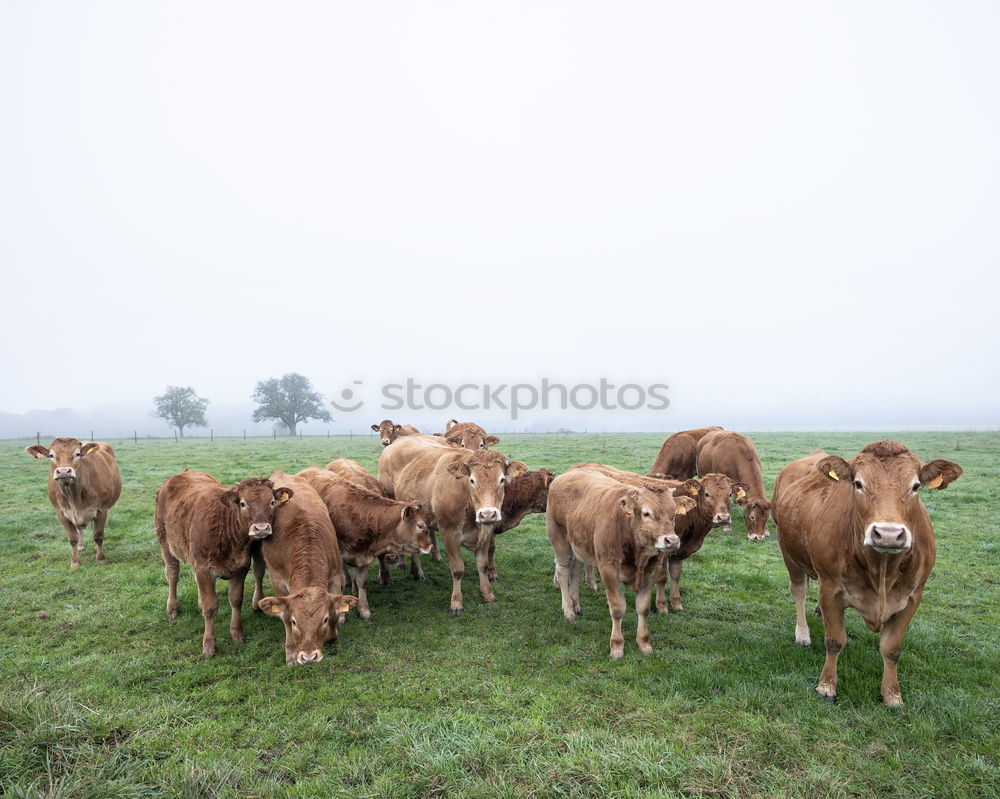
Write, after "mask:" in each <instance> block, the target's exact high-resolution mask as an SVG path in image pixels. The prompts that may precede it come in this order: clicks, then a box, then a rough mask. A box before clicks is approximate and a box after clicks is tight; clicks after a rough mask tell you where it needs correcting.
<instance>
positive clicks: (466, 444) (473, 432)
mask: <svg viewBox="0 0 1000 799" xmlns="http://www.w3.org/2000/svg"><path fill="white" fill-rule="evenodd" d="M441 436H442V437H443V438H444V440H445V441H447V442H448V443H449V444H451V445H452V446H453V447H461V448H462V449H486V448H487V447H492V446H495V445H497V444H499V443H500V439H499V438H498V437H497V436H491V435H489V434H487V432H486V431H485V430H483V428H481V427H480V426H479V425H478V424H476V423H475V422H458V421H456V420H454V419H449V420H448V422H447V423H446V425H445V430H444V432H443V433H442V434H441Z"/></svg>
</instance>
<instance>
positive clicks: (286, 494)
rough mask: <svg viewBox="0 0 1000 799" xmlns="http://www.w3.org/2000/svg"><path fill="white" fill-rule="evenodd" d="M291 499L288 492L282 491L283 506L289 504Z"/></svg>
mask: <svg viewBox="0 0 1000 799" xmlns="http://www.w3.org/2000/svg"><path fill="white" fill-rule="evenodd" d="M289 499H290V497H289V496H288V492H287V491H282V492H281V502H282V504H284V503H286V502H288V500H289Z"/></svg>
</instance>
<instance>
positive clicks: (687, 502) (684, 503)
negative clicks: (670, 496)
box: [674, 497, 698, 516]
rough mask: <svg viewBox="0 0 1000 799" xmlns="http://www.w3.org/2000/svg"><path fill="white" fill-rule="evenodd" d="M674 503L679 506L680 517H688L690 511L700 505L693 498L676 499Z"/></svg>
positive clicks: (678, 513)
mask: <svg viewBox="0 0 1000 799" xmlns="http://www.w3.org/2000/svg"><path fill="white" fill-rule="evenodd" d="M674 502H675V503H676V504H677V515H678V516H686V515H687V512H688V511H689V510H694V509H695V507H696V506H697V505H698V503H697V502H695V501H694V499H692V498H691V497H675V498H674Z"/></svg>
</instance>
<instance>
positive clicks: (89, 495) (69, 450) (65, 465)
mask: <svg viewBox="0 0 1000 799" xmlns="http://www.w3.org/2000/svg"><path fill="white" fill-rule="evenodd" d="M25 452H27V453H28V454H29V455H32V456H34V457H36V458H46V459H48V461H49V463H50V465H51V471H50V472H49V502H51V503H52V507H54V508H55V509H56V518H57V519H58V520H59V522H60V524H62V526H63V528H64V529H65V530H66V537H67V538H68V539H69V545H70V548H71V549H72V553H73V554H72V558H71V560H70V567H71V568H74V569H75V568H76V567H77V566H79V565H80V552H81V551H82V550H83V549H84V548H85V547H86V542H85V540H84V537H83V531H84V528H85V527H86V526H87V525H88V524H90V523H91V522H93V523H94V533H93V537H94V549H95V550H97V562H98V563H103V562H104V527H105V525H106V524H107V522H108V510H109V509H110V508H111V507H112V506H113V505H114V504H115V503H116V502H117V501H118V497H119V496H120V495H121V492H122V477H121V473H120V472H119V471H118V463H117V461H115V451H114V450H113V449H112V448H111V445H110V444H105V443H104V442H103V441H88V442H86V443H83V442H81V441H79V440H78V439H75V438H57V439H55V440H54V441H53V442H52V443H51V444H50V445H49V446H47V447H42V446H39V445H38V444H32V445H31V446H30V447H26V448H25Z"/></svg>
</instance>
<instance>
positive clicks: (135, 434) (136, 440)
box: [132, 430, 139, 445]
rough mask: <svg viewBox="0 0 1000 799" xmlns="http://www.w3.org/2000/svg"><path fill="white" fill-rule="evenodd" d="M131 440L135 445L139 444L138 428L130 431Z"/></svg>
mask: <svg viewBox="0 0 1000 799" xmlns="http://www.w3.org/2000/svg"><path fill="white" fill-rule="evenodd" d="M132 441H133V442H134V443H135V444H136V445H138V444H139V431H138V430H133V431H132Z"/></svg>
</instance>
